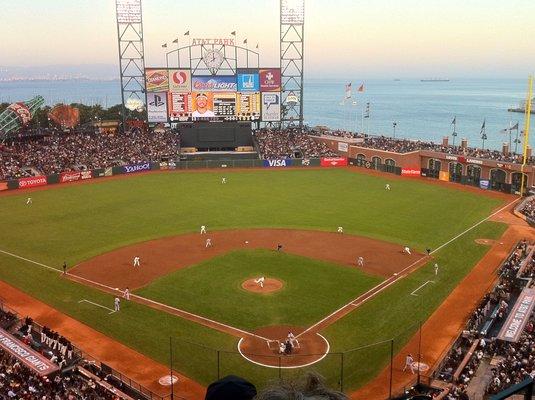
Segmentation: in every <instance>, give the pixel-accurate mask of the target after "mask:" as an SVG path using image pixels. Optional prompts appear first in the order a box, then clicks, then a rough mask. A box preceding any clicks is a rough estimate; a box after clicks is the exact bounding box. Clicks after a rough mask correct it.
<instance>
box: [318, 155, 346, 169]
mask: <svg viewBox="0 0 535 400" xmlns="http://www.w3.org/2000/svg"><path fill="white" fill-rule="evenodd" d="M320 164H321V166H322V167H345V166H347V157H324V158H322V159H321V162H320Z"/></svg>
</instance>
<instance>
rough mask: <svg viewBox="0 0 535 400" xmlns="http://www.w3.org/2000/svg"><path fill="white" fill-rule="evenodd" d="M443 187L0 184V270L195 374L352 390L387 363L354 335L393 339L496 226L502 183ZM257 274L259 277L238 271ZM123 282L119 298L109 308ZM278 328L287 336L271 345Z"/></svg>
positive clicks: (335, 172) (358, 181)
mask: <svg viewBox="0 0 535 400" xmlns="http://www.w3.org/2000/svg"><path fill="white" fill-rule="evenodd" d="M222 176H225V177H226V178H227V183H226V184H222V183H221V177H222ZM386 183H389V184H390V186H391V190H385V184H386ZM458 188H459V185H457V186H451V187H450V186H445V185H435V184H429V183H427V182H424V181H422V180H420V179H416V180H410V179H395V178H394V177H390V176H386V175H383V176H373V175H369V174H363V173H359V172H358V170H356V169H349V168H347V169H345V168H344V169H310V170H307V169H295V170H277V171H274V170H250V171H243V170H241V171H221V170H219V171H208V172H206V171H203V172H167V173H154V174H152V173H150V174H144V175H137V176H128V177H124V178H122V177H121V178H120V179H115V178H110V179H101V180H98V181H95V182H91V183H88V184H72V185H65V186H61V187H56V188H53V189H49V190H37V191H33V192H25V193H23V192H20V193H15V194H13V193H9V194H7V195H3V196H0V210H2V229H1V230H0V279H1V280H3V281H5V282H7V283H8V284H10V285H12V286H14V287H16V288H18V289H20V290H22V291H24V292H26V293H27V294H29V295H31V296H33V297H35V298H36V299H39V300H41V301H43V302H45V303H47V304H49V305H50V306H52V307H54V308H56V309H57V310H59V311H61V312H63V313H65V314H67V315H69V316H71V317H73V318H75V319H77V320H79V321H81V322H83V323H85V324H87V325H88V326H90V327H92V328H94V329H96V330H98V331H100V332H102V333H103V334H105V335H107V336H109V337H110V338H113V339H115V340H117V341H120V342H122V343H124V344H126V345H127V346H129V347H131V348H133V349H135V350H137V351H139V352H141V353H143V354H145V355H147V356H149V357H150V358H152V359H154V360H155V361H158V362H160V363H162V364H168V363H169V362H170V361H172V363H173V368H174V369H175V370H177V371H179V372H181V373H182V374H183V375H185V376H186V377H188V378H190V379H193V380H195V381H197V382H200V383H201V384H204V385H206V384H208V383H209V382H211V381H212V380H214V379H216V378H217V376H218V375H224V374H228V373H233V374H237V375H242V376H245V377H247V378H249V379H251V380H252V381H254V382H256V383H259V384H261V383H263V382H265V381H266V380H267V379H270V378H276V377H278V376H280V374H284V375H285V376H286V375H289V374H296V373H300V372H302V371H303V370H304V369H315V370H318V371H319V372H320V373H322V374H323V375H324V376H326V377H327V379H328V380H329V381H330V382H331V383H332V384H334V385H338V384H341V380H342V379H343V387H344V389H345V390H352V389H355V388H357V387H360V386H362V385H363V384H365V383H366V382H367V381H369V380H370V379H371V378H372V377H373V376H375V375H376V374H377V373H378V372H379V371H380V370H381V369H382V368H383V367H384V366H385V365H386V363H387V362H388V358H389V355H390V347H389V345H388V346H385V345H382V344H380V345H376V346H370V347H366V346H368V345H372V344H374V343H379V342H382V341H388V340H390V339H393V338H395V339H396V340H395V342H394V343H395V349H394V350H399V349H401V347H402V346H403V345H404V344H405V343H406V342H407V341H408V339H409V338H410V337H411V336H412V335H413V334H414V332H415V331H416V330H417V327H418V324H419V322H420V321H425V320H426V318H427V317H428V316H429V315H430V314H431V313H432V312H433V311H434V310H435V309H436V308H437V307H438V306H439V305H440V304H441V302H442V301H443V300H444V299H445V298H446V296H447V295H448V294H449V293H450V292H451V291H452V290H453V289H454V288H455V287H456V286H457V284H458V283H459V282H460V281H461V280H462V279H463V277H465V276H466V275H467V274H468V272H469V271H470V270H471V268H472V267H473V266H474V265H475V264H476V263H477V262H478V261H479V260H480V259H481V258H482V257H483V255H484V254H485V253H486V252H487V251H488V249H489V247H488V246H487V245H483V244H478V243H476V240H477V239H491V240H495V239H498V238H499V237H500V236H501V235H502V234H503V232H504V231H505V229H506V225H505V224H502V223H498V222H491V221H487V220H486V218H487V217H489V216H490V215H491V214H492V213H493V212H494V211H495V210H497V209H499V208H500V207H503V206H504V205H505V204H506V201H507V200H506V199H504V197H503V196H502V197H500V196H496V195H492V194H490V193H489V194H487V193H485V192H483V191H479V192H471V191H465V190H458ZM28 197H32V200H33V202H32V204H29V205H27V204H26V199H27V198H28ZM509 201H510V200H509ZM201 225H205V226H206V227H207V230H208V232H207V234H205V235H201V234H200V233H199V229H200V226H201ZM339 226H342V227H343V228H344V233H343V234H340V233H337V232H336V231H337V227H339ZM208 238H209V239H211V241H212V246H211V247H206V239H208ZM279 244H280V245H281V246H282V249H281V251H277V246H278V245H279ZM405 246H408V247H409V248H410V249H411V254H410V255H409V254H405V253H403V251H402V250H403V248H404V247H405ZM427 248H429V249H431V251H432V252H431V254H430V255H429V256H428V255H427V254H426V249H427ZM134 256H139V257H140V259H141V265H140V266H139V267H133V266H132V259H133V257H134ZM358 257H363V260H364V265H363V266H360V267H357V265H356V260H357V258H358ZM64 261H66V262H67V265H68V274H66V275H63V274H62V271H61V266H62V264H63V262H64ZM435 264H437V265H438V273H436V272H435V268H434V265H435ZM262 276H264V277H265V278H266V283H269V285H267V284H266V287H265V288H261V287H259V285H258V284H255V283H254V280H255V279H257V278H259V277H262ZM126 287H128V288H129V289H130V291H131V292H132V298H131V300H130V301H125V300H123V301H122V304H121V310H120V311H119V312H112V311H113V303H114V301H113V300H114V297H115V296H121V293H122V290H124V289H125V288H126ZM0 296H1V294H0ZM289 330H291V331H292V332H293V333H294V334H295V335H296V336H297V338H298V340H299V347H298V348H296V350H295V353H294V354H293V355H291V356H282V357H281V356H279V354H278V343H279V342H280V341H283V340H284V339H285V338H286V334H287V333H288V331H289ZM170 338H171V339H170ZM170 344H171V346H170ZM170 347H172V349H173V355H172V357H171V359H170ZM362 347H363V349H362V350H352V349H357V348H362ZM342 354H344V355H343V356H342ZM103 361H105V360H103ZM272 367H283V368H272ZM342 376H343V378H342Z"/></svg>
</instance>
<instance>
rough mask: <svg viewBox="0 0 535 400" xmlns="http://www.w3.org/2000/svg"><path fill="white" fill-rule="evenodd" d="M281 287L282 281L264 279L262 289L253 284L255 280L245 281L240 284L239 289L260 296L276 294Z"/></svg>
mask: <svg viewBox="0 0 535 400" xmlns="http://www.w3.org/2000/svg"><path fill="white" fill-rule="evenodd" d="M283 286H284V285H283V283H282V281H279V280H278V279H273V278H266V279H265V280H264V285H263V287H262V286H260V285H259V284H258V283H256V282H255V278H252V279H247V280H246V281H244V282H243V283H242V284H241V287H242V288H243V289H245V290H247V291H249V292H253V293H261V294H267V293H273V292H277V291H279V290H281V289H282V287H283Z"/></svg>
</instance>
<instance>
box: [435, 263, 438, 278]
mask: <svg viewBox="0 0 535 400" xmlns="http://www.w3.org/2000/svg"><path fill="white" fill-rule="evenodd" d="M436 275H438V264H437V263H435V276H436Z"/></svg>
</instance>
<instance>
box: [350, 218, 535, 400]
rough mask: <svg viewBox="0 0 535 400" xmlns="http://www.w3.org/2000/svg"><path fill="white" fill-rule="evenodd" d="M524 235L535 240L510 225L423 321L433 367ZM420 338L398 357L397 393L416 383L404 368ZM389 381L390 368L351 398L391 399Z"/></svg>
mask: <svg viewBox="0 0 535 400" xmlns="http://www.w3.org/2000/svg"><path fill="white" fill-rule="evenodd" d="M504 212H506V211H504ZM524 238H528V239H529V240H535V230H534V229H533V228H530V227H526V226H521V225H515V226H510V227H509V228H508V229H507V231H506V232H505V233H504V235H503V236H502V237H501V238H500V239H499V240H498V241H496V242H495V243H494V244H493V245H492V248H491V249H490V250H489V252H488V253H487V254H486V255H485V256H484V257H483V258H482V259H481V260H480V261H479V262H478V263H477V264H476V266H475V267H474V268H473V269H472V271H471V272H470V273H469V274H468V275H467V276H466V277H465V278H464V279H463V280H462V281H461V283H460V284H459V285H458V286H457V287H456V288H455V289H454V290H453V292H451V293H450V295H449V296H448V297H447V298H446V300H445V301H444V302H443V303H442V304H441V305H440V307H439V308H438V309H437V310H436V311H435V312H434V313H433V314H432V315H431V317H430V318H429V319H428V320H427V321H426V322H425V323H424V324H423V329H422V347H421V349H422V358H421V360H422V362H425V363H426V364H428V365H429V366H430V367H431V370H434V369H435V368H437V367H438V364H439V363H440V361H441V360H442V358H443V357H444V356H445V355H446V353H447V352H448V350H449V349H450V348H451V346H452V345H453V342H454V341H455V339H456V338H457V336H458V335H459V334H460V333H461V331H462V330H463V329H464V327H465V325H466V322H467V321H468V319H469V317H470V315H471V314H472V312H473V311H474V309H475V308H476V307H477V305H478V304H479V302H480V300H481V298H482V297H483V296H484V295H485V294H486V293H487V292H488V291H489V290H490V289H491V287H492V285H493V284H494V283H495V282H496V270H497V269H498V268H499V266H500V265H501V263H502V262H503V260H504V259H505V258H506V257H507V256H508V255H509V252H510V251H511V249H512V247H513V246H514V245H515V244H516V243H517V242H518V241H519V240H521V239H524ZM418 341H419V335H418V334H415V335H414V336H413V337H412V338H411V340H410V341H409V342H408V343H407V345H406V346H405V347H404V348H403V349H402V350H401V351H400V352H399V353H398V354H397V355H396V356H395V357H394V374H393V387H394V393H399V392H400V391H401V390H402V389H403V388H404V387H407V386H409V385H411V384H413V383H414V382H415V375H412V374H411V373H410V371H409V372H403V371H402V367H403V364H404V362H405V356H406V355H407V354H408V353H411V354H412V355H413V356H414V357H416V356H415V355H416V354H418ZM428 375H429V373H428ZM389 383H390V370H389V368H388V367H387V368H385V369H384V370H383V371H382V372H381V373H380V374H379V375H378V376H377V377H376V378H375V379H374V380H372V381H371V382H370V383H368V384H367V385H366V386H364V387H362V388H361V389H359V390H357V391H356V392H354V393H352V394H351V398H352V399H355V400H356V399H385V398H388V395H389V393H388V389H389Z"/></svg>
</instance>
